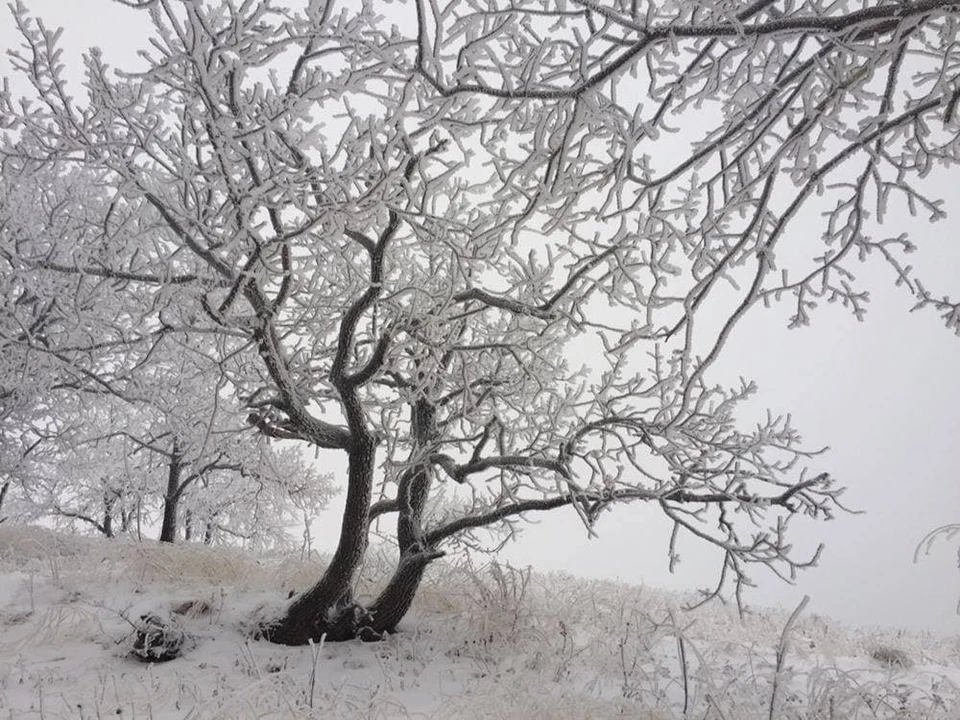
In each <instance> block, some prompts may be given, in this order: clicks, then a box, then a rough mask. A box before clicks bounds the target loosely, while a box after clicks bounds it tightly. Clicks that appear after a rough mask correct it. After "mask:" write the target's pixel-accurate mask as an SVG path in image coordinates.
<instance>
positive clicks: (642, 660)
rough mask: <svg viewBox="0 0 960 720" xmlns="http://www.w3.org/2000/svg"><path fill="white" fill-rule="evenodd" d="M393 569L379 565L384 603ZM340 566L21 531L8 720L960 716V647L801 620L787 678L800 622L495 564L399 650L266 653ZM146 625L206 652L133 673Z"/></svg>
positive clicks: (428, 611)
mask: <svg viewBox="0 0 960 720" xmlns="http://www.w3.org/2000/svg"><path fill="white" fill-rule="evenodd" d="M387 566H388V563H387V562H385V561H380V560H377V559H375V560H373V561H371V566H370V567H368V568H365V571H364V575H365V582H368V583H369V587H371V588H372V587H373V585H374V584H375V582H376V580H377V578H378V577H382V575H381V573H382V572H384V569H385V568H386V567H387ZM320 568H321V563H320V561H318V560H311V561H307V562H303V561H301V560H300V559H299V558H279V557H254V556H251V555H249V554H246V553H244V552H242V551H239V550H231V549H223V548H219V549H216V548H207V547H203V546H197V545H180V546H167V547H159V546H157V545H156V544H153V543H144V544H138V543H135V542H132V541H128V540H114V541H106V540H101V539H95V538H83V537H77V536H68V535H58V534H55V533H52V532H49V531H46V530H42V529H39V528H25V527H18V526H14V525H12V524H10V523H9V522H8V523H4V524H2V525H0V718H6V717H9V718H16V719H19V718H44V719H51V720H52V719H53V718H84V719H87V718H107V717H111V718H113V717H120V718H156V719H158V720H159V718H178V719H179V718H197V719H199V718H224V719H231V720H232V719H235V718H405V717H412V718H438V719H440V718H537V719H538V720H540V719H542V720H547V719H552V718H612V717H628V718H649V719H651V720H652V719H654V718H685V717H686V718H697V719H698V720H708V719H711V718H717V719H720V718H722V719H725V720H750V719H751V718H770V717H773V718H836V719H838V720H839V719H843V720H848V719H853V718H879V717H882V718H949V719H951V720H956V718H960V638H949V639H937V638H930V637H918V636H914V635H908V634H905V633H900V632H897V631H885V630H876V631H862V630H851V629H847V628H844V627H843V626H840V625H838V624H836V623H834V622H832V621H830V620H828V619H827V618H824V617H819V616H815V615H801V616H800V617H799V618H798V619H797V621H796V622H795V623H793V624H792V625H790V626H789V632H788V633H786V636H787V637H786V640H788V641H789V646H788V647H787V650H786V654H785V656H784V657H783V660H782V662H781V664H780V670H779V672H778V671H777V669H776V662H777V660H776V658H777V649H778V647H781V648H782V647H784V645H783V643H784V633H783V630H784V627H785V626H786V625H787V620H788V616H787V614H785V613H781V612H757V613H754V614H752V615H751V616H750V617H749V618H748V619H747V620H746V621H745V622H744V623H741V622H740V620H739V619H738V617H737V614H736V612H735V611H734V610H732V609H730V608H725V607H722V606H716V605H713V606H710V607H709V608H708V609H706V610H702V611H698V612H697V613H695V614H689V613H683V612H681V611H679V610H678V609H677V608H678V606H679V605H680V604H682V602H683V601H684V598H683V597H681V596H678V595H673V594H668V593H664V592H662V591H658V590H654V589H651V588H643V587H631V586H627V585H621V584H616V583H606V582H595V581H593V582H591V581H585V580H581V579H578V578H575V577H570V576H564V575H538V574H535V573H529V572H528V571H519V570H515V569H511V568H509V567H503V566H499V565H495V564H492V565H487V566H482V567H477V566H471V565H467V564H461V565H454V564H443V562H442V561H441V562H440V563H437V564H435V565H434V566H432V567H431V570H430V571H429V573H428V579H427V581H426V583H425V586H424V588H423V590H422V591H421V593H420V596H419V599H418V602H417V603H416V605H415V608H414V611H413V612H412V613H411V615H410V617H408V619H407V620H406V622H404V623H403V625H402V632H400V633H398V634H397V635H395V636H393V637H391V638H389V639H388V640H386V641H384V642H380V643H370V644H365V643H361V642H350V643H339V644H320V645H314V646H312V647H302V648H288V647H281V646H277V645H271V644H269V643H265V642H258V641H252V640H249V639H248V630H249V628H250V627H251V624H252V623H254V622H255V621H256V619H257V618H258V617H262V616H263V615H264V614H269V613H271V612H273V611H275V610H276V608H277V607H279V603H281V602H282V601H283V599H284V598H285V597H286V596H287V593H288V592H289V591H290V590H296V589H302V588H304V587H306V586H307V585H308V584H310V583H311V582H312V581H313V580H314V579H315V578H316V577H317V575H318V573H319V572H320ZM188 601H193V605H192V607H193V610H191V611H188V612H186V614H178V613H177V612H174V610H175V609H177V610H181V611H182V610H184V609H185V608H184V607H183V604H184V603H185V602H188ZM178 606H180V607H178ZM146 613H152V614H156V615H160V616H163V617H164V618H167V619H172V621H173V622H175V623H178V624H180V625H181V626H182V627H183V629H184V630H185V631H186V632H188V633H189V634H191V635H192V636H194V637H195V638H196V643H195V645H194V646H193V647H192V649H190V650H189V651H188V652H187V653H186V654H185V655H184V656H183V657H180V658H178V659H176V660H173V661H171V662H167V663H162V664H143V663H140V662H137V661H135V660H132V659H130V658H129V657H128V656H127V653H128V651H129V649H130V646H131V639H130V638H131V629H132V623H133V622H135V621H136V620H137V619H138V618H139V617H140V616H141V615H144V614H146ZM774 687H776V690H774ZM771 697H775V699H774V708H773V709H772V710H771V707H770V706H771Z"/></svg>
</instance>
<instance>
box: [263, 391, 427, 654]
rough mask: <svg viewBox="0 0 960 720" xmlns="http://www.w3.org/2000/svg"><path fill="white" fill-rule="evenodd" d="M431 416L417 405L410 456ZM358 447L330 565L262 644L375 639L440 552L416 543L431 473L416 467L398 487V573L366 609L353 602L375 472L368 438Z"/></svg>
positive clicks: (400, 612)
mask: <svg viewBox="0 0 960 720" xmlns="http://www.w3.org/2000/svg"><path fill="white" fill-rule="evenodd" d="M434 415H435V410H434V408H433V407H432V405H430V404H428V403H426V402H423V403H417V405H416V406H415V408H414V416H413V420H414V440H415V447H414V452H415V453H416V452H419V450H420V449H421V448H422V447H424V446H426V443H427V440H428V439H429V437H430V436H431V435H432V433H433V431H434ZM358 446H359V447H357V448H355V449H353V450H351V451H350V452H349V453H348V462H349V475H348V478H349V479H348V485H347V502H346V507H345V508H344V514H343V525H342V527H341V533H340V542H339V545H338V547H337V551H336V553H335V554H334V557H333V560H332V561H331V563H330V566H329V567H328V568H327V570H326V572H325V573H324V575H323V577H322V578H321V580H320V581H319V582H318V583H317V584H316V585H314V586H313V587H312V588H310V589H309V590H308V591H306V592H305V593H303V594H302V595H300V596H299V597H297V598H296V600H294V602H293V603H292V604H291V605H290V607H289V608H288V610H287V612H286V614H285V615H284V616H283V617H282V618H281V619H280V620H278V621H276V622H275V623H273V624H272V625H270V626H268V627H265V628H264V629H263V636H264V637H265V638H266V639H268V640H271V641H273V642H277V643H282V644H284V645H304V644H306V643H307V642H308V641H311V640H312V641H314V642H319V641H320V639H321V637H322V638H324V639H325V640H326V641H329V642H337V641H342V640H352V639H354V638H361V639H363V640H375V639H379V638H381V637H383V636H384V634H385V633H390V632H393V631H394V630H395V629H396V627H397V624H398V623H399V622H400V620H402V619H403V617H404V616H405V615H406V614H407V612H408V611H409V609H410V606H411V604H412V602H413V599H414V597H415V596H416V593H417V590H418V589H419V587H420V581H421V580H422V579H423V573H424V570H425V569H426V567H427V565H429V564H430V562H431V561H433V560H435V559H436V558H438V557H440V556H441V555H442V554H443V553H441V552H438V551H436V550H434V549H432V548H427V547H424V546H423V543H422V534H423V533H422V516H423V509H424V506H425V504H426V500H427V496H428V494H429V485H430V471H429V469H428V468H427V466H426V465H422V464H421V465H418V466H416V467H413V468H410V469H409V470H407V471H406V472H405V473H403V474H402V476H401V479H400V482H399V488H398V499H399V500H400V503H399V505H400V510H399V513H398V526H397V541H398V545H399V549H400V560H399V563H398V565H397V568H396V570H395V571H394V574H393V576H392V577H391V579H390V580H389V581H388V582H387V584H386V586H385V587H384V588H383V590H382V591H381V593H380V595H379V597H377V599H376V600H375V601H374V602H373V603H372V604H371V605H369V606H367V607H364V606H362V605H360V604H358V603H356V602H354V599H353V583H354V580H355V577H356V572H357V569H358V568H359V566H360V563H361V562H362V561H363V556H364V553H365V551H366V547H367V537H368V533H369V517H368V513H369V508H370V501H371V496H372V489H373V472H374V467H375V447H374V445H373V442H372V440H371V441H366V442H361V443H358Z"/></svg>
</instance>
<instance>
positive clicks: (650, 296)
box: [2, 0, 960, 643]
mask: <svg viewBox="0 0 960 720" xmlns="http://www.w3.org/2000/svg"><path fill="white" fill-rule="evenodd" d="M124 4H125V5H139V6H140V7H141V8H146V10H140V11H136V12H148V13H149V17H150V20H151V21H152V24H153V28H154V30H153V36H152V37H151V38H150V41H149V43H145V44H144V52H143V54H142V56H141V58H142V60H141V63H140V64H139V65H138V66H136V67H129V68H119V69H113V68H111V67H110V65H109V64H108V59H107V58H106V57H105V56H104V55H103V54H102V53H100V52H98V51H96V50H92V51H90V52H89V53H88V54H87V55H86V57H85V68H84V71H85V81H84V86H83V88H82V95H75V94H73V91H72V90H71V86H70V85H69V83H68V82H67V80H66V78H65V77H64V72H63V68H62V62H63V61H62V59H61V56H60V54H59V53H60V50H59V48H58V45H57V37H58V36H57V34H56V33H54V32H51V31H48V30H47V29H45V27H44V26H42V25H40V24H38V23H36V22H34V21H33V20H30V19H29V18H28V17H27V13H26V11H25V10H24V9H23V7H22V6H20V7H19V8H18V10H17V11H16V13H15V18H16V21H17V23H18V25H19V27H20V30H21V33H22V36H23V47H22V49H21V50H19V51H18V53H17V54H15V55H14V63H15V65H16V67H17V69H18V71H19V72H20V73H21V74H22V75H23V76H24V77H26V79H27V80H29V82H30V83H31V84H32V87H33V95H32V96H31V97H30V98H28V99H23V98H16V97H13V96H12V95H11V94H8V95H7V96H6V98H5V100H4V102H3V107H2V113H3V115H4V116H5V117H7V118H9V119H10V129H9V132H8V134H7V140H6V143H5V145H4V147H3V153H4V154H5V156H6V157H7V158H8V162H9V167H10V168H11V172H21V171H22V172H28V171H29V170H30V167H31V164H36V163H42V164H43V165H45V166H47V167H49V166H56V167H66V166H70V165H79V166H82V167H84V168H85V169H86V171H87V172H92V173H95V174H96V176H97V177H98V178H100V182H101V188H102V192H103V194H104V197H105V199H106V200H105V203H104V204H105V205H107V206H109V207H112V208H114V211H113V212H114V216H111V217H121V218H124V223H120V222H119V221H117V220H116V219H108V218H106V216H105V219H104V223H103V225H104V227H105V228H106V233H105V234H107V235H110V237H111V242H116V241H117V240H118V239H122V238H124V237H128V238H129V246H128V247H129V250H128V251H127V252H123V253H114V254H113V255H112V256H111V257H97V258H94V257H92V256H80V257H69V258H68V257H63V258H61V259H58V260H57V261H56V268H54V265H53V264H51V263H50V262H46V261H44V262H46V265H44V262H41V261H40V260H39V259H37V258H34V260H33V266H34V267H35V268H37V271H38V272H40V271H43V270H44V269H46V271H50V269H51V268H53V269H57V268H60V269H62V268H64V267H68V266H69V267H70V268H72V269H73V271H75V272H77V273H81V274H83V273H89V272H95V273H97V274H99V275H100V276H101V277H105V278H112V279H114V280H116V281H118V282H120V281H122V282H125V283H128V284H129V287H130V288H131V292H133V289H134V288H136V289H138V290H137V291H138V292H142V293H144V294H147V295H152V296H153V295H155V296H157V297H160V296H163V297H174V296H175V298H176V301H175V302H170V303H168V304H167V306H166V307H167V308H168V311H167V314H166V316H165V317H162V318H161V320H162V324H163V326H164V327H165V328H167V329H168V331H169V332H171V333H177V334H181V335H183V336H208V337H213V338H216V339H217V340H218V342H219V344H216V348H217V352H219V356H218V357H217V358H216V360H217V361H218V363H219V364H220V366H221V367H222V368H223V371H224V373H225V375H226V376H227V377H228V378H229V382H230V383H231V385H233V386H235V387H237V388H239V389H240V391H239V392H240V395H241V396H242V397H243V398H244V400H245V402H246V404H247V406H248V408H249V422H250V424H251V425H253V426H254V427H256V428H257V429H259V430H260V432H262V433H263V434H264V435H266V436H268V437H272V438H282V439H289V440H294V441H299V442H302V443H305V444H307V445H309V446H311V447H313V448H316V449H319V450H321V451H328V452H330V453H338V454H339V455H340V456H341V457H343V458H345V460H346V466H347V473H346V483H345V484H346V502H345V509H344V513H343V516H342V525H341V531H340V535H339V543H338V545H337V548H336V551H335V552H334V554H333V557H332V560H331V562H330V564H329V566H328V568H327V569H326V571H325V573H324V574H323V576H322V577H321V578H319V579H318V581H317V583H316V584H315V585H314V586H313V587H311V588H309V589H308V590H307V591H305V592H304V593H302V594H301V595H299V596H298V597H296V598H295V599H294V600H293V601H292V603H291V604H290V606H289V608H288V609H287V611H286V612H285V614H284V615H283V616H282V617H280V618H277V619H276V621H275V622H273V623H272V624H269V625H268V626H266V627H264V628H263V632H264V634H265V635H266V636H267V637H269V638H271V639H273V640H275V641H278V642H283V643H305V642H307V641H308V640H310V639H318V638H320V637H321V636H326V638H327V639H328V640H340V639H344V638H351V637H356V636H357V635H361V636H378V635H380V634H381V633H383V632H385V631H390V630H392V629H393V628H394V627H395V626H396V624H397V623H398V622H399V621H400V619H401V618H402V617H403V616H404V614H405V613H406V612H407V609H408V608H409V606H410V602H411V600H412V598H413V596H414V594H415V593H416V590H417V587H418V584H419V582H420V579H421V578H422V575H423V573H424V571H425V569H426V568H427V566H428V565H429V563H430V562H431V561H432V560H433V559H435V558H437V557H438V556H440V555H441V554H442V553H443V548H444V547H445V546H448V545H450V544H451V543H455V542H458V541H459V542H471V541H472V540H473V539H474V538H475V537H476V536H477V534H478V533H483V532H487V531H493V532H499V533H509V532H511V531H512V529H513V528H514V526H515V523H516V522H517V521H518V520H519V519H520V518H522V517H524V516H525V515H528V514H530V513H536V512H540V511H546V510H554V509H559V508H568V509H570V510H571V511H575V512H577V513H578V514H579V515H580V517H581V518H582V519H583V521H584V522H585V523H586V524H587V525H588V526H592V525H593V524H594V522H595V521H596V520H597V518H598V517H599V516H600V515H601V513H602V512H603V511H604V510H605V509H606V508H608V507H610V506H611V505H614V504H623V503H645V504H654V505H656V506H657V507H658V508H659V509H660V510H661V511H662V512H663V513H664V514H665V515H666V516H667V517H668V518H669V519H670V520H671V521H672V522H673V524H674V528H675V530H674V534H673V540H672V541H671V546H670V548H671V549H670V553H671V557H672V558H675V542H676V539H677V537H678V536H680V535H682V534H690V535H692V536H693V537H694V538H697V539H699V540H701V541H703V542H707V543H711V544H713V545H714V546H716V547H718V548H720V549H721V550H722V552H723V561H722V566H721V572H720V580H719V583H718V585H717V587H716V590H715V592H719V591H720V590H721V589H722V588H723V587H724V586H725V585H727V584H728V583H730V584H732V585H733V586H734V588H735V590H736V591H737V592H738V593H739V590H740V588H741V586H742V584H743V583H745V582H746V581H747V580H748V573H749V571H750V568H751V566H762V567H766V568H769V569H771V570H773V571H774V572H776V573H778V574H781V575H783V576H787V577H789V576H791V575H792V574H793V573H794V572H795V571H796V569H797V568H799V567H803V566H804V565H807V564H809V563H811V562H813V560H815V557H816V556H815V555H814V556H813V557H812V558H811V557H797V556H795V555H794V554H793V553H792V552H791V548H790V544H789V540H788V536H787V530H788V526H789V522H790V520H791V519H792V518H793V517H795V516H797V515H807V516H811V517H815V518H822V517H830V515H831V513H832V512H833V510H834V509H835V507H836V506H837V495H838V492H839V491H838V488H837V487H836V486H835V484H834V483H833V482H832V480H831V478H830V477H829V476H828V475H827V474H826V473H825V472H823V471H822V469H821V468H812V467H810V466H809V465H810V458H811V453H809V452H807V451H806V450H804V448H803V447H802V446H801V445H800V439H799V435H798V434H797V432H796V431H795V430H794V429H793V428H792V427H791V426H790V423H789V421H788V419H787V418H786V417H782V416H777V415H774V414H771V415H770V416H769V418H768V419H767V421H766V422H764V423H761V424H760V425H759V426H756V427H744V426H743V425H742V424H741V423H740V422H738V419H737V415H736V412H737V408H738V406H739V404H740V403H741V401H743V400H744V399H745V398H746V397H748V396H750V395H752V394H753V393H754V391H755V388H754V386H753V385H752V384H751V383H750V382H748V381H744V382H743V383H742V384H741V385H738V386H736V387H723V386H720V385H718V384H716V383H715V382H713V381H711V379H710V370H711V366H712V365H713V364H714V363H715V362H716V360H717V358H718V357H720V355H721V354H722V352H723V350H724V347H725V346H726V345H727V344H728V343H730V342H732V338H733V337H734V332H735V329H736V327H737V325H738V323H739V322H740V321H741V320H742V319H743V318H744V316H745V315H746V314H747V313H749V312H751V311H752V310H754V309H755V308H757V307H758V306H760V305H768V304H771V303H775V302H777V301H780V302H784V303H790V306H791V307H792V308H793V312H792V315H793V317H792V321H791V324H792V325H802V324H805V323H807V322H808V321H809V320H810V317H811V315H812V313H813V311H814V310H815V308H816V307H817V305H818V304H819V303H820V302H822V301H825V300H826V301H839V302H841V303H843V304H844V305H845V306H846V307H848V308H850V310H851V311H852V312H853V313H854V314H856V315H857V316H858V317H860V316H862V314H863V312H864V309H865V304H866V302H867V299H868V298H867V293H866V289H865V288H864V287H862V286H860V285H858V284H857V283H856V281H855V278H854V271H855V269H856V266H857V263H858V262H860V261H864V260H867V259H870V258H874V257H877V258H879V259H880V261H881V262H886V263H887V264H888V265H889V267H890V268H891V269H892V271H893V277H894V279H895V280H896V282H897V283H898V284H900V285H902V286H904V287H905V288H906V289H907V291H909V292H911V293H912V294H913V295H914V297H915V298H916V301H917V303H918V304H919V305H921V306H925V307H928V308H932V309H934V310H936V311H938V312H940V313H941V314H942V315H943V317H944V319H945V320H946V322H947V325H948V326H949V327H951V328H953V329H958V328H960V314H958V310H957V305H956V304H955V303H953V302H952V301H950V300H949V299H946V298H942V297H941V296H939V295H933V294H931V291H930V290H928V289H927V287H926V286H925V285H924V284H923V283H922V282H921V281H920V280H919V279H918V278H916V277H914V276H913V274H912V273H911V271H910V268H909V266H907V265H905V264H904V261H903V259H902V256H903V253H905V252H907V251H909V250H911V249H912V245H911V243H910V241H909V238H908V237H907V236H905V235H902V234H900V232H901V231H900V229H899V228H898V229H897V230H896V232H895V233H894V235H893V236H890V237H887V236H885V235H884V234H883V231H882V229H881V228H882V223H883V221H884V220H885V219H886V218H887V216H888V215H891V214H893V213H898V214H900V213H904V212H905V211H909V212H911V213H920V214H921V215H922V217H923V219H928V218H929V219H939V218H941V217H942V216H943V215H944V210H943V208H942V205H941V203H940V202H939V201H938V200H937V199H936V197H935V196H934V195H932V194H931V187H930V185H929V183H928V182H926V180H925V176H926V175H927V173H928V172H929V171H930V170H931V169H932V168H934V167H936V166H942V167H946V168H952V167H953V165H954V164H955V162H956V160H957V155H958V130H960V124H958V117H957V104H958V98H960V77H958V76H960V46H958V45H957V44H956V43H955V42H953V37H954V36H955V34H956V32H957V29H958V27H960V8H958V7H957V5H956V4H955V3H951V2H945V1H943V0H912V1H911V0H906V1H904V2H891V3H860V2H839V3H838V2H827V1H826V0H807V1H806V2H794V1H793V0H757V1H756V2H750V3H739V2H726V1H724V0H719V1H717V2H711V3H701V2H690V1H687V0H676V1H674V2H645V1H644V2H641V1H638V0H614V1H612V2H595V1H594V0H489V1H487V2H463V1H461V0H448V1H437V2H427V0H407V1H406V2H402V1H401V2H387V1H386V0H370V1H369V2H364V3H353V2H338V1H337V0H310V2H307V3H306V7H304V8H302V9H300V10H287V9H284V8H283V7H281V6H278V5H275V4H273V3H269V2H265V1H264V2H260V1H257V0H251V1H249V2H244V3H240V2H234V1H231V0H225V1H222V2H192V1H191V2H179V1H178V0H144V2H139V3H124ZM118 8H119V6H118ZM130 12H135V11H134V10H130ZM144 228H149V238H150V242H149V243H144V242H142V238H143V237H144V235H143V232H142V231H143V229H144ZM91 247H93V246H91ZM177 308H180V310H177ZM159 315H161V316H163V315H164V313H163V312H161V313H159ZM158 322H159V321H158ZM377 519H379V522H378V524H379V525H381V526H383V524H384V522H385V520H386V519H392V520H391V521H392V523H393V535H394V537H395V540H396V544H397V548H398V550H399V563H398V565H397V568H396V571H395V573H394V575H393V576H392V577H391V578H389V579H387V581H386V582H385V584H384V586H383V588H382V591H381V592H380V594H379V596H377V597H375V598H373V599H372V600H370V601H361V600H359V599H357V598H354V596H353V592H352V588H353V585H354V581H355V579H356V576H357V573H358V568H359V567H360V565H361V563H362V561H363V557H364V553H365V551H366V548H367V542H368V534H369V528H370V524H371V522H372V521H374V520H377Z"/></svg>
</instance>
